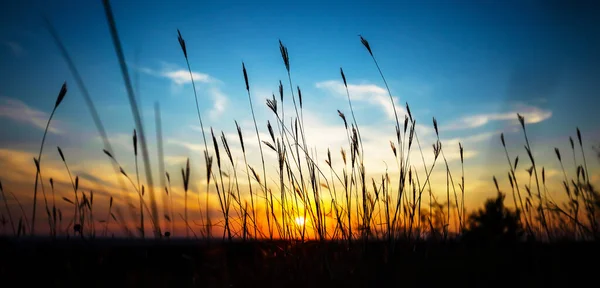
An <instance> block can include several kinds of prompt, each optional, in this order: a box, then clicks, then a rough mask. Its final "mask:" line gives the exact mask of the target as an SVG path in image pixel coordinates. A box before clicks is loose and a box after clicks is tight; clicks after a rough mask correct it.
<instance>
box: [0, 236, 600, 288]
mask: <svg viewBox="0 0 600 288" xmlns="http://www.w3.org/2000/svg"><path fill="white" fill-rule="evenodd" d="M352 245H353V246H352V247H353V248H352V249H347V247H348V245H347V243H334V242H322V243H319V242H308V243H304V244H289V243H288V245H287V247H286V243H284V242H279V243H275V242H245V243H244V242H237V243H236V242H234V243H229V244H227V243H223V242H220V241H219V242H211V243H207V242H198V241H196V242H193V241H186V240H172V241H171V242H169V241H161V242H153V241H146V242H140V241H133V240H116V241H115V240H94V242H89V241H82V240H54V241H52V240H9V239H3V240H2V246H1V248H0V249H1V252H0V253H1V255H2V257H1V259H2V260H1V264H0V277H2V279H3V283H13V284H9V285H8V286H4V287H13V285H15V284H16V283H19V286H22V285H34V287H40V286H41V287H111V286H115V287H439V286H452V287H454V286H462V287H465V286H468V287H492V286H493V287H497V286H503V287H514V286H516V287H541V286H544V287H558V286H560V287H576V286H575V285H576V284H578V283H580V284H581V285H585V286H589V287H594V286H595V284H594V283H597V277H595V276H594V274H593V273H594V272H596V270H597V263H596V262H595V261H596V260H594V259H598V256H599V254H598V251H599V249H598V245H597V243H573V242H570V243H554V244H539V243H518V244H515V243H513V244H503V245H494V246H492V245H484V244H481V245H470V246H469V247H467V246H465V245H464V244H461V243H458V242H447V243H432V242H428V243H425V242H423V243H415V244H411V245H409V244H398V245H396V248H395V249H394V250H395V251H393V252H392V251H390V250H388V249H387V247H389V246H388V245H387V243H383V242H369V243H367V244H365V243H364V242H363V243H354V244H352ZM586 281H587V282H586Z"/></svg>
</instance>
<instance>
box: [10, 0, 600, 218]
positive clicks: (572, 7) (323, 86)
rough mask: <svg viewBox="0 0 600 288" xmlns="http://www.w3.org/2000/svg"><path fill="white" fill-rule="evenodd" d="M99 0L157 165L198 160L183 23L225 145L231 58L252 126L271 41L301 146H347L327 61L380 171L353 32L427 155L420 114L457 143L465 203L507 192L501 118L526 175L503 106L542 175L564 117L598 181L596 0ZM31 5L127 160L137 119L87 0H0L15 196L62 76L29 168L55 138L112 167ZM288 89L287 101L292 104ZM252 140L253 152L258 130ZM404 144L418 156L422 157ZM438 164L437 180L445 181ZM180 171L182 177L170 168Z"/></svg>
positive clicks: (94, 168) (382, 96)
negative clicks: (301, 114)
mask: <svg viewBox="0 0 600 288" xmlns="http://www.w3.org/2000/svg"><path fill="white" fill-rule="evenodd" d="M112 2H113V3H112V6H113V11H114V14H115V17H116V21H117V25H118V28H119V30H120V31H119V33H120V38H121V40H122V42H123V45H124V51H125V54H126V55H125V57H126V59H127V62H128V64H129V68H130V72H131V73H132V77H133V78H134V83H135V86H136V87H137V91H139V95H137V96H138V97H139V100H140V103H141V106H142V110H143V116H144V119H145V120H144V122H145V124H146V132H147V134H148V138H149V142H150V148H151V156H152V157H153V158H152V161H153V166H154V167H156V156H155V155H156V150H155V147H156V145H155V142H156V141H154V139H155V134H154V129H155V128H154V118H153V117H154V116H153V105H154V103H155V102H156V101H158V102H159V103H160V105H161V111H162V119H163V131H164V139H165V156H166V161H167V169H168V171H170V172H171V174H175V175H179V172H178V171H179V170H180V168H181V167H182V166H183V165H184V163H185V159H186V157H188V156H189V157H192V166H193V167H197V169H196V170H194V171H200V170H201V167H202V166H203V160H202V158H201V151H202V149H203V148H202V147H203V145H202V142H201V139H202V138H201V134H200V132H199V128H198V126H199V125H198V121H197V115H196V110H195V107H194V103H195V102H194V98H193V92H192V88H191V82H190V80H189V74H186V73H187V69H186V66H185V59H184V58H183V54H182V52H181V50H180V48H179V43H178V42H177V29H180V30H181V33H182V35H183V37H184V38H185V40H186V43H187V47H188V48H187V49H188V54H189V59H190V64H191V65H192V69H193V70H194V73H196V74H195V75H196V81H197V91H198V93H199V97H200V102H201V103H200V109H201V112H202V115H203V118H204V120H205V126H206V127H209V126H210V127H213V129H214V130H215V132H217V131H219V132H220V131H224V132H225V134H226V135H228V138H229V139H230V142H236V143H237V136H235V135H236V134H235V124H234V120H237V121H238V122H239V123H240V124H241V125H242V127H243V128H244V131H245V136H247V137H248V139H250V140H248V141H252V140H251V139H255V138H251V137H252V136H253V133H254V132H253V126H252V122H251V120H252V118H251V114H250V111H249V110H248V98H247V95H246V91H245V84H244V79H243V76H242V71H241V62H242V61H244V62H245V64H246V67H247V69H248V74H249V78H250V86H251V92H252V96H253V100H254V105H255V108H256V112H257V121H259V125H260V129H261V133H266V129H265V128H266V127H265V126H266V121H267V120H270V121H272V122H273V119H274V118H273V116H272V115H271V114H270V113H269V112H268V110H267V108H266V106H265V105H264V103H265V98H267V97H270V96H271V94H272V93H277V89H278V88H277V87H278V83H279V80H282V81H283V84H284V91H285V93H286V97H288V98H287V99H290V98H289V97H290V96H289V85H288V82H287V74H286V71H285V67H284V65H283V62H282V60H281V56H280V54H279V47H278V40H279V39H281V41H283V43H284V44H285V45H286V46H287V47H288V49H289V54H290V62H291V71H292V72H291V73H292V81H293V85H294V86H296V85H298V86H300V88H301V89H302V95H303V97H304V101H303V102H304V109H305V121H306V122H307V124H306V132H307V134H308V135H307V136H308V143H309V145H310V146H312V147H316V148H317V149H318V152H319V155H320V156H319V158H320V159H324V157H325V152H326V149H327V147H330V148H331V150H332V151H335V152H336V153H334V154H335V155H334V156H335V158H336V159H337V160H336V161H338V162H339V161H341V160H340V157H339V153H338V152H337V151H339V149H340V147H341V146H342V145H347V143H346V141H345V138H344V137H345V136H344V135H345V134H344V133H345V132H344V130H343V123H342V122H341V119H340V118H339V117H338V116H337V112H336V111H337V110H338V109H339V110H342V111H344V112H345V113H346V114H347V115H349V109H348V103H347V99H346V98H345V97H346V96H345V90H344V89H343V84H342V82H341V77H340V74H339V68H340V67H343V68H344V71H345V74H346V77H347V80H348V83H349V88H350V93H351V97H352V99H353V105H354V108H355V110H356V118H357V121H358V123H359V125H360V126H361V129H362V130H361V132H362V133H363V134H364V136H363V137H364V138H365V139H363V141H365V153H366V157H367V158H368V160H367V164H370V166H369V165H367V167H368V169H369V168H370V169H371V171H370V172H372V173H373V174H374V175H380V173H381V172H382V171H384V170H385V164H384V161H385V163H387V164H388V165H389V166H390V167H391V168H390V169H394V168H393V167H395V164H393V163H394V160H393V159H392V158H390V157H392V154H391V150H390V148H389V140H392V139H393V137H394V135H393V125H394V124H393V123H394V122H393V110H391V108H390V107H391V106H390V102H389V97H388V94H387V91H386V90H385V86H384V84H383V82H382V80H381V78H380V76H379V74H378V71H377V69H376V67H375V65H374V64H373V62H372V60H371V59H370V55H369V54H368V53H367V51H366V49H365V48H364V47H363V46H362V45H361V43H360V39H359V37H358V34H361V35H363V36H364V37H365V38H366V39H367V40H368V41H369V42H370V45H371V47H372V49H373V52H374V54H375V57H377V60H378V61H379V64H380V66H381V69H382V70H383V73H384V74H385V76H386V78H387V80H388V83H389V86H390V89H391V92H392V94H393V95H394V97H395V101H396V103H397V104H399V107H398V111H399V112H400V113H401V114H402V115H401V116H402V118H403V117H404V116H403V113H404V108H403V107H404V104H405V102H408V103H409V105H410V107H411V111H412V113H413V115H414V116H415V118H416V119H417V124H420V126H419V128H418V132H419V133H420V140H421V142H422V143H421V144H422V146H423V147H424V153H425V154H426V156H427V155H429V154H432V152H431V151H430V150H431V148H430V147H431V144H432V143H433V142H434V140H435V138H434V134H433V130H432V125H431V123H432V120H431V119H432V117H434V116H435V117H436V118H437V120H438V123H439V125H440V134H441V135H440V137H441V138H442V143H443V144H444V148H445V149H446V150H445V153H446V156H447V157H448V158H449V160H450V162H451V163H450V165H451V168H452V169H456V173H460V170H459V169H460V162H459V161H457V159H458V142H459V141H460V142H462V143H463V144H464V146H465V152H466V155H467V156H468V157H467V158H468V159H467V160H466V161H465V162H466V163H465V171H466V174H467V176H465V177H466V181H467V183H468V184H467V190H469V192H470V193H471V194H470V195H472V196H471V197H470V198H471V199H468V200H467V202H468V203H470V204H471V205H474V206H477V205H479V203H481V201H482V200H483V199H485V198H486V197H488V196H490V195H493V191H494V189H493V188H492V187H493V184H492V181H491V179H492V175H498V178H499V180H500V181H501V185H502V186H503V187H505V188H506V189H508V188H507V187H508V181H507V179H506V176H505V175H506V172H507V167H506V165H507V164H506V159H505V158H504V154H503V150H502V147H501V145H500V140H499V135H500V133H502V132H504V133H505V136H506V139H507V143H508V145H509V146H510V147H511V153H512V157H514V156H516V155H520V157H521V159H522V161H523V164H522V165H521V167H520V168H522V169H520V170H523V171H520V173H523V175H525V173H526V172H525V171H524V169H525V168H527V167H528V166H529V165H530V163H529V162H528V161H525V159H526V154H525V150H524V149H523V148H522V147H523V145H524V140H523V137H522V132H521V130H519V129H517V128H519V126H518V122H517V121H516V118H517V117H516V113H521V114H523V115H524V116H525V117H526V121H527V122H528V133H530V141H531V143H532V146H533V150H534V154H535V155H536V157H538V159H539V163H540V164H539V165H546V167H548V168H546V169H547V171H550V172H548V175H550V176H548V177H553V176H556V177H557V178H556V181H558V182H556V183H560V181H562V178H560V177H561V176H562V172H561V173H558V171H559V170H558V169H560V166H559V165H558V162H557V161H556V158H555V155H554V151H553V150H554V149H553V148H554V147H559V148H561V151H564V152H563V154H566V155H569V153H570V152H569V150H568V148H570V147H569V144H568V143H569V142H568V137H569V136H573V137H574V136H575V128H576V127H579V128H580V129H581V131H582V134H583V135H584V141H585V142H586V143H584V145H586V146H585V147H584V148H585V149H586V153H587V154H586V156H588V165H589V167H590V170H591V172H590V174H591V176H592V177H593V180H594V181H596V182H600V173H598V170H599V169H598V168H599V165H598V161H596V159H595V157H594V155H593V153H594V152H593V150H592V149H591V146H592V145H597V144H598V143H600V126H599V124H598V123H599V122H598V120H599V119H600V116H598V115H599V114H598V108H599V105H598V104H600V101H599V100H598V99H599V98H598V91H600V81H599V79H600V66H599V65H598V63H600V18H598V17H597V15H598V13H599V12H600V5H598V4H594V3H593V1H569V3H567V1H515V2H512V1H416V2H413V3H411V2H405V1H323V2H321V1H298V2H295V1H112ZM42 15H46V16H47V17H48V18H50V19H51V21H52V23H53V24H54V26H55V28H56V29H57V31H58V33H59V34H60V36H61V38H62V39H63V41H64V42H65V45H66V46H67V49H68V50H69V52H70V53H71V55H72V58H73V59H74V61H75V64H76V66H77V67H78V69H79V70H80V72H81V74H82V75H83V78H84V81H85V83H86V85H87V87H88V89H89V91H90V94H91V96H92V98H93V100H94V102H95V104H96V106H97V107H98V109H99V113H100V117H101V119H102V121H103V123H104V125H105V127H106V129H107V131H108V133H109V136H110V139H111V143H112V144H113V146H115V149H116V154H117V158H119V159H122V161H121V162H122V165H123V166H125V167H127V168H128V169H132V167H133V166H132V165H133V156H132V150H133V149H132V148H131V133H132V130H133V128H134V123H133V118H132V117H131V111H130V107H129V103H128V101H127V96H126V93H125V89H124V85H123V79H122V76H121V73H120V71H119V66H118V62H117V59H116V56H115V51H114V48H113V46H112V42H111V38H110V34H109V30H108V26H107V22H106V19H105V15H104V10H103V7H102V3H101V1H31V0H22V1H3V2H2V4H0V23H1V25H0V75H2V76H1V77H0V119H1V120H0V121H2V122H1V123H2V125H1V126H0V145H1V146H0V147H2V148H1V149H2V153H0V154H1V155H0V156H1V158H0V161H1V162H0V167H2V169H3V171H5V172H3V173H0V180H2V181H3V182H5V183H7V182H8V183H11V184H12V185H13V186H12V187H11V189H12V190H13V191H15V193H17V194H18V195H23V196H22V197H24V198H25V199H27V197H31V196H30V195H29V194H31V193H30V191H31V190H33V189H32V187H33V184H32V183H31V182H32V181H33V180H34V179H35V178H34V177H35V175H34V172H35V168H34V165H33V163H32V161H31V160H30V159H31V157H33V155H36V154H37V150H38V149H39V143H40V140H41V137H42V133H43V129H44V125H45V122H46V120H47V117H48V115H49V113H50V111H51V109H52V107H53V105H54V102H55V100H56V95H57V94H58V91H59V90H60V86H61V85H62V83H63V82H64V81H67V83H68V85H69V88H70V89H69V92H68V94H67V97H66V98H65V100H64V102H63V104H61V106H60V107H59V109H58V111H57V114H56V116H55V117H56V118H55V120H54V121H53V124H52V126H51V130H50V134H49V136H48V139H47V142H46V146H45V147H46V148H45V154H44V159H45V160H44V162H43V163H44V165H49V166H50V165H54V166H53V167H57V168H56V169H59V171H61V173H63V172H64V171H63V170H64V168H62V167H61V166H60V165H61V163H60V162H59V160H60V159H59V158H58V153H56V149H55V147H56V146H57V145H58V146H61V147H62V148H63V150H65V153H66V154H67V158H69V161H70V164H71V165H73V168H72V169H73V170H74V172H75V173H76V174H78V175H85V176H86V177H87V179H88V180H89V181H99V182H103V181H109V180H107V179H108V178H111V177H113V178H114V175H113V174H110V175H104V174H109V172H110V171H111V170H110V165H109V164H110V163H109V162H108V159H107V158H106V157H105V155H104V154H103V153H102V149H103V145H102V142H101V141H100V139H99V136H98V133H97V130H96V129H95V126H94V125H93V122H92V118H91V117H90V113H89V111H88V109H87V107H86V106H85V103H84V100H83V97H82V95H81V92H80V90H79V88H78V87H77V86H76V84H75V81H74V79H73V76H72V75H71V73H70V72H69V70H68V69H67V66H66V64H65V62H64V60H63V59H62V57H61V56H60V53H59V50H58V49H57V47H56V45H55V44H54V42H53V41H52V38H51V37H50V35H49V33H48V32H47V30H45V27H44V25H43V21H42V18H41V17H42ZM286 103H287V104H290V101H289V100H288V102H286ZM287 104H286V109H287V111H292V110H290V109H293V108H292V106H287ZM290 114H291V113H290ZM254 141H255V140H254ZM235 145H236V144H232V146H234V147H239V145H238V146H235ZM249 149H254V150H252V151H254V152H256V151H257V147H256V144H254V146H251V147H250V148H249ZM240 155H241V154H240ZM414 156H418V155H417V154H415V155H414ZM256 157H257V153H252V157H251V159H250V160H251V165H253V166H257V165H260V164H259V162H257V161H258V159H259V158H256ZM274 157H275V156H274V155H271V157H270V158H268V160H269V161H271V163H272V164H271V165H272V166H274V165H276V162H274V161H273V160H274V159H275V158H274ZM426 158H427V157H426ZM430 158H431V155H429V158H427V159H430ZM563 158H568V160H566V162H565V164H566V168H567V169H568V171H569V172H570V173H571V174H573V173H572V171H574V168H572V166H573V165H572V164H573V161H572V160H571V159H572V158H570V157H563ZM127 159H128V160H127ZM415 159H417V160H416V161H420V160H419V159H420V157H417V158H415ZM426 162H427V161H426ZM415 165H421V164H418V163H417V164H415ZM428 165H430V163H428ZM15 167H16V168H15ZM257 167H258V166H257ZM156 170H157V169H156V168H155V171H154V173H157V172H156ZM107 171H108V172H107ZM129 171H131V170H129ZM110 173H112V172H110ZM63 174H64V173H63ZM29 175H31V176H29ZM200 175H203V174H201V173H199V172H198V173H197V176H198V177H200ZM444 175H445V174H443V173H442V174H441V178H439V179H442V181H443V182H444V183H442V184H443V185H445V177H444ZM457 175H459V174H457ZM56 177H58V176H56ZM63 177H65V176H63ZM82 177H83V176H82ZM458 177H460V176H458ZM63 179H65V181H67V180H66V179H67V178H63ZM434 179H435V178H434ZM177 181H178V182H177V183H181V182H180V179H179V177H178V178H177ZM5 186H6V185H5ZM469 186H470V187H469ZM9 187H10V186H9ZM23 187H25V188H24V189H22V188H23ZM30 187H31V188H30ZM21 190H26V191H21ZM444 190H445V189H444Z"/></svg>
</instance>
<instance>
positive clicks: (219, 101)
mask: <svg viewBox="0 0 600 288" xmlns="http://www.w3.org/2000/svg"><path fill="white" fill-rule="evenodd" d="M130 66H131V65H130ZM162 66H163V68H162V69H160V70H155V69H151V68H147V67H135V66H133V67H134V68H135V69H137V70H138V71H140V72H142V73H145V74H148V75H152V76H155V77H161V78H166V79H169V80H170V81H171V83H172V84H173V85H174V86H173V89H174V91H177V90H179V89H181V87H182V86H183V85H187V84H191V83H192V80H191V79H192V78H193V79H194V81H195V83H205V84H209V86H208V88H207V90H206V91H207V93H208V94H209V96H210V97H211V98H212V100H213V106H212V109H211V111H210V112H209V116H210V118H211V119H212V120H217V119H218V118H219V117H220V116H221V115H222V114H223V112H225V109H226V108H227V104H228V102H229V101H228V98H227V96H226V95H225V93H223V91H222V90H221V89H220V88H219V86H218V85H219V84H221V81H219V80H218V79H217V78H215V77H212V76H210V75H208V74H206V73H201V72H195V71H192V74H191V77H190V72H189V71H188V70H187V69H183V68H180V67H177V66H176V65H173V64H169V63H163V65H162Z"/></svg>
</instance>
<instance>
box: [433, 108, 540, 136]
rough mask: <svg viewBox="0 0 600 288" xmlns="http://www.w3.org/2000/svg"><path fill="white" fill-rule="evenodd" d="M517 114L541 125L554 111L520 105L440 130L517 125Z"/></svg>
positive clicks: (462, 118) (457, 122)
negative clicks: (503, 124)
mask: <svg viewBox="0 0 600 288" xmlns="http://www.w3.org/2000/svg"><path fill="white" fill-rule="evenodd" d="M517 113H519V114H521V115H522V116H523V117H525V123H528V124H534V123H539V122H542V121H544V120H546V119H548V118H550V117H552V111H550V110H545V109H542V108H539V107H534V106H526V105H519V107H517V108H515V109H514V110H512V111H509V112H502V113H488V114H475V115H468V116H464V117H461V118H459V119H457V120H455V121H452V122H450V123H448V124H446V125H442V126H441V127H440V130H444V131H451V130H462V129H471V128H478V127H481V126H484V125H486V124H488V123H490V122H492V121H512V122H514V123H515V124H516V123H517V121H518V120H517Z"/></svg>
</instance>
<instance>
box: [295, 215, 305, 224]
mask: <svg viewBox="0 0 600 288" xmlns="http://www.w3.org/2000/svg"><path fill="white" fill-rule="evenodd" d="M304 221H305V220H304V217H302V216H300V217H296V219H295V220H294V222H296V225H298V226H304Z"/></svg>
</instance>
